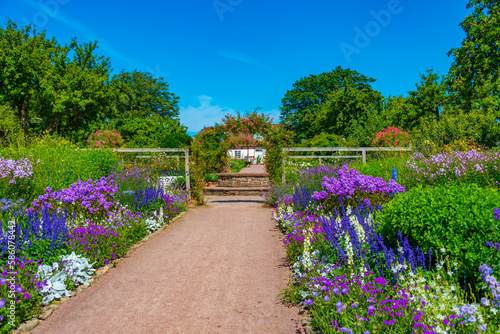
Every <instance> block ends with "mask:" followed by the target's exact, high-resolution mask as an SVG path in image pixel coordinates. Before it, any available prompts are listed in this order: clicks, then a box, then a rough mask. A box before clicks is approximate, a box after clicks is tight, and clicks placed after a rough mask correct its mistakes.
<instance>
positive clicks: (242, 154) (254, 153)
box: [229, 147, 266, 159]
mask: <svg viewBox="0 0 500 334" xmlns="http://www.w3.org/2000/svg"><path fill="white" fill-rule="evenodd" d="M259 150H260V151H259ZM236 151H240V157H239V159H243V158H244V157H246V156H247V155H248V156H250V157H254V158H255V159H256V158H257V157H258V156H261V157H262V158H263V157H265V156H266V150H264V149H262V148H259V147H257V148H256V149H255V148H253V147H250V148H248V149H247V148H241V149H232V150H229V155H230V156H231V158H233V159H238V158H237V157H236Z"/></svg>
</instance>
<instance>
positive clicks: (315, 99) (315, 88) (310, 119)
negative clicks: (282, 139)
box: [280, 66, 375, 141]
mask: <svg viewBox="0 0 500 334" xmlns="http://www.w3.org/2000/svg"><path fill="white" fill-rule="evenodd" d="M374 81H375V79H373V78H369V77H367V76H364V75H362V74H360V73H358V72H356V71H353V70H350V69H343V68H341V67H340V66H338V67H336V68H335V69H334V70H333V71H330V72H325V73H321V74H319V75H310V76H308V77H303V78H301V79H300V80H298V81H296V82H295V83H294V84H293V89H291V90H288V91H287V92H286V94H285V96H284V98H283V99H282V100H281V103H282V106H281V108H280V109H281V114H280V120H281V123H282V124H283V125H285V126H286V127H287V128H288V129H289V130H292V131H293V132H295V133H296V135H297V136H296V138H295V139H296V140H297V141H301V140H304V139H308V138H312V137H313V136H314V135H315V134H316V133H317V132H316V131H317V130H314V129H313V127H312V125H313V123H314V122H315V120H316V117H317V114H318V111H319V110H320V109H321V106H322V104H323V103H325V102H326V101H327V99H328V95H329V94H330V93H331V92H333V91H338V90H341V89H343V88H345V87H347V86H352V87H354V88H355V89H359V90H363V89H371V86H370V83H372V82H374Z"/></svg>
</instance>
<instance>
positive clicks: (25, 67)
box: [0, 21, 58, 138]
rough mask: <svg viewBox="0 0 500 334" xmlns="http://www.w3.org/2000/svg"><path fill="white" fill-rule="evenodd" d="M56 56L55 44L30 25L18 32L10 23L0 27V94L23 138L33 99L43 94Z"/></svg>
mask: <svg viewBox="0 0 500 334" xmlns="http://www.w3.org/2000/svg"><path fill="white" fill-rule="evenodd" d="M57 57H58V54H57V43H56V41H55V39H47V38H46V37H45V32H42V33H38V32H37V31H36V29H35V28H33V27H31V26H26V27H24V28H21V29H18V26H17V25H16V24H15V23H14V22H12V21H8V22H7V25H6V26H5V27H2V26H0V68H1V69H2V72H1V73H0V95H1V96H2V99H3V101H4V103H6V104H7V105H8V106H10V107H11V108H12V109H13V110H15V111H16V113H17V117H18V119H19V123H20V125H21V128H22V129H23V132H24V135H25V138H28V136H29V131H28V126H29V120H30V117H31V114H30V105H31V104H32V100H33V97H34V96H36V95H41V94H43V92H44V91H45V89H46V87H45V86H46V84H47V83H48V82H50V81H51V73H52V69H53V67H54V65H53V64H54V63H55V62H57V60H56V59H57Z"/></svg>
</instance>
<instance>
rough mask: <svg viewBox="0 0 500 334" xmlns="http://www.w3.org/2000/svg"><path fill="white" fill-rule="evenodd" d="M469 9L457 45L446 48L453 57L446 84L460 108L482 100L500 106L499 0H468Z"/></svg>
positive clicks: (479, 102) (470, 106) (468, 107)
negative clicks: (469, 11) (469, 12)
mask: <svg viewBox="0 0 500 334" xmlns="http://www.w3.org/2000/svg"><path fill="white" fill-rule="evenodd" d="M467 8H470V9H472V12H471V14H469V15H468V16H467V17H466V18H465V20H464V21H463V22H462V23H461V24H460V26H461V27H462V29H463V30H464V32H465V35H466V36H465V38H464V40H463V41H462V45H461V46H460V47H459V48H455V49H452V50H450V52H449V53H448V55H449V56H451V57H452V58H453V64H452V66H451V68H450V72H449V77H448V84H449V89H450V92H451V93H452V94H453V96H454V99H455V101H454V103H455V104H456V105H459V106H460V107H461V108H462V109H463V110H464V111H470V110H472V109H474V108H477V107H481V105H482V103H485V104H486V105H488V106H490V107H491V106H492V105H494V108H495V109H496V111H498V110H499V108H498V107H499V105H500V97H499V93H500V80H499V79H500V1H498V0H471V1H469V3H468V4H467Z"/></svg>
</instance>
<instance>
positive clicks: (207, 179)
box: [204, 173, 218, 182]
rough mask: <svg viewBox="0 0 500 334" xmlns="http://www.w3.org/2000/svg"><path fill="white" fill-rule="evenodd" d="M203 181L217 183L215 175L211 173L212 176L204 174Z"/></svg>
mask: <svg viewBox="0 0 500 334" xmlns="http://www.w3.org/2000/svg"><path fill="white" fill-rule="evenodd" d="M204 178H205V181H207V182H217V180H218V177H217V174H215V173H212V174H205V177H204Z"/></svg>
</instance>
